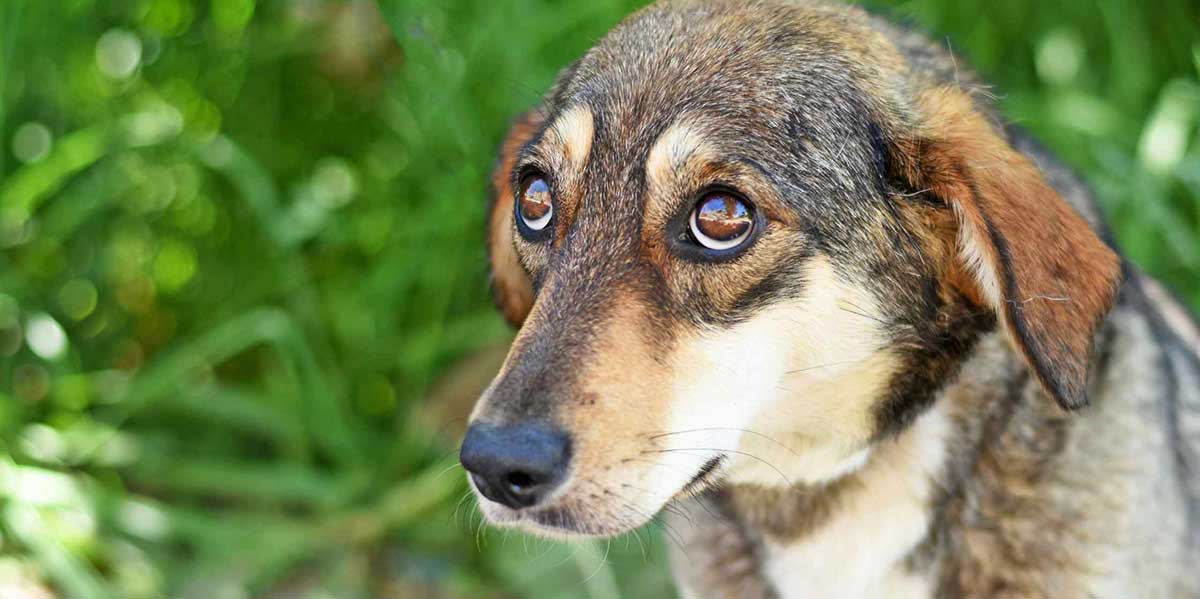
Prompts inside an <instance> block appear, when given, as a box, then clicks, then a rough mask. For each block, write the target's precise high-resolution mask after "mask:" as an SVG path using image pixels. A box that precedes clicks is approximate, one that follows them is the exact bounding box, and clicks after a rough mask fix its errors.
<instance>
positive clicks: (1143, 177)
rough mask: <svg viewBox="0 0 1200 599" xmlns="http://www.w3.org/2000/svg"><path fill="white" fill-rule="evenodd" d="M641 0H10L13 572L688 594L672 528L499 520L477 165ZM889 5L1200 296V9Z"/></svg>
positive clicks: (1170, 275) (7, 300)
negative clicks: (469, 471)
mask: <svg viewBox="0 0 1200 599" xmlns="http://www.w3.org/2000/svg"><path fill="white" fill-rule="evenodd" d="M636 4H637V3H635V2H630V1H618V0H599V1H589V2H582V1H579V2H553V1H550V0H544V1H539V0H514V1H513V2H506V3H497V2H491V3H489V2H479V1H473V0H454V1H446V2H439V3H429V2H422V1H419V0H381V1H380V3H379V5H378V6H376V5H374V4H371V3H368V2H363V1H361V0H358V1H350V2H326V1H324V0H314V1H300V0H275V1H259V2H255V1H254V0H211V1H204V2H201V1H199V0H196V1H191V0H136V1H125V0H57V1H55V2H38V1H34V0H9V1H8V2H4V3H3V4H0V35H2V36H3V37H0V140H2V141H3V143H2V144H0V594H4V592H7V591H8V590H9V587H5V586H4V585H6V584H8V585H10V586H11V588H19V589H24V592H26V593H28V594H29V596H38V595H36V592H38V590H39V589H41V590H53V591H55V592H57V593H59V594H61V595H63V596H69V597H72V598H76V597H78V598H91V597H162V596H171V597H248V596H261V597H338V598H347V597H373V596H399V597H408V596H413V597H417V596H420V597H531V596H536V597H577V596H584V597H593V598H601V597H615V596H629V597H658V596H670V591H669V588H670V587H669V582H668V580H667V577H666V564H665V555H664V552H665V548H664V544H663V541H662V540H661V538H660V537H661V535H660V534H659V533H657V532H653V534H645V533H643V534H641V535H639V536H637V537H634V536H630V537H628V538H622V539H617V540H615V541H613V542H612V543H604V542H601V543H595V544H590V545H578V546H562V545H558V544H552V543H548V542H545V541H539V540H534V539H529V538H525V537H522V536H520V535H517V534H516V533H510V534H504V533H497V532H494V531H490V530H487V529H485V528H482V527H481V526H480V521H479V518H478V516H477V515H476V514H475V512H474V507H473V505H472V503H471V500H470V499H469V498H467V495H465V492H466V487H465V485H464V483H463V480H462V476H461V472H460V471H458V470H456V469H455V468H454V467H453V464H454V460H455V442H456V439H457V436H458V435H459V434H460V433H461V428H462V426H463V420H464V417H465V413H466V411H467V410H468V409H469V407H470V403H471V401H472V400H473V399H474V393H476V392H477V391H478V388H479V387H480V386H481V385H482V384H484V383H485V382H486V380H487V378H488V376H489V375H490V374H491V369H492V368H494V367H495V364H496V360H497V356H499V355H502V352H503V346H504V344H505V343H506V342H507V340H508V339H509V338H510V335H511V332H510V331H509V330H508V329H507V327H506V326H505V325H504V324H503V322H502V321H501V319H500V318H499V317H498V316H497V315H496V314H495V313H494V310H493V309H492V308H491V306H490V302H489V295H488V291H487V286H486V284H487V282H486V270H485V267H484V255H483V249H482V248H483V244H482V241H481V238H482V233H483V227H482V223H483V212H482V211H483V197H484V189H485V177H486V173H487V169H488V168H489V167H490V164H491V160H492V157H493V150H494V148H495V146H496V144H497V143H498V142H499V139H500V137H501V135H502V134H503V131H504V129H505V127H506V126H507V123H508V120H509V119H510V118H511V117H512V116H513V115H515V114H516V113H517V112H519V111H520V110H521V109H523V108H525V107H527V106H529V105H530V104H532V103H533V102H535V101H536V99H537V98H538V96H539V95H540V93H541V92H542V91H543V90H544V89H545V88H546V86H547V85H548V84H549V82H550V81H551V80H552V78H553V76H554V74H555V73H556V71H557V70H558V69H559V68H561V67H562V66H564V65H565V64H566V63H568V62H569V61H570V60H571V59H572V58H573V57H575V56H578V55H579V54H580V53H582V52H583V51H584V50H585V49H586V48H587V47H588V46H590V45H591V44H592V43H593V42H594V40H595V39H597V38H598V37H599V36H601V35H602V34H603V32H604V31H606V30H607V29H608V28H609V27H611V26H612V25H613V24H614V23H616V22H617V21H618V20H619V19H620V18H621V17H622V16H623V15H625V14H627V13H628V12H629V11H631V10H632V9H633V8H635V6H636ZM886 9H887V10H889V11H891V12H892V13H893V14H895V15H897V16H898V17H901V18H907V19H910V20H912V21H914V22H916V23H919V24H920V25H921V26H923V27H925V28H926V29H928V30H930V31H936V32H938V34H939V35H947V36H948V38H949V40H951V43H952V45H953V46H954V48H955V49H956V50H957V51H959V52H960V53H961V54H963V55H965V56H967V57H969V59H970V60H971V61H972V62H973V63H974V64H975V65H977V66H978V67H979V69H980V70H981V71H982V72H983V73H985V74H986V75H987V76H988V78H989V79H991V80H992V81H994V82H996V83H997V84H998V87H997V90H996V91H997V93H998V94H999V95H1000V96H1001V97H1002V105H1003V107H1004V109H1005V112H1006V114H1008V115H1009V116H1010V117H1011V118H1012V119H1013V120H1015V121H1017V122H1019V123H1021V124H1022V125H1024V126H1025V127H1026V128H1028V129H1030V130H1032V131H1033V132H1034V133H1035V134H1036V135H1037V136H1039V137H1040V138H1041V139H1042V140H1043V141H1045V142H1046V143H1047V144H1048V145H1049V146H1050V147H1051V148H1052V149H1053V150H1055V151H1056V152H1058V153H1059V154H1060V155H1062V156H1063V157H1065V158H1066V159H1067V160H1068V161H1069V162H1071V163H1072V164H1074V165H1076V166H1077V167H1079V168H1080V169H1081V170H1082V171H1083V172H1084V173H1085V174H1086V175H1087V178H1088V179H1089V181H1091V182H1092V183H1093V184H1094V186H1095V187H1096V189H1097V191H1098V192H1099V196H1100V198H1101V201H1102V204H1103V206H1104V208H1105V211H1106V212H1107V214H1108V215H1109V216H1110V218H1111V220H1112V222H1113V224H1114V226H1115V229H1116V232H1117V235H1118V238H1119V240H1120V242H1121V244H1122V245H1123V246H1124V248H1125V249H1126V251H1127V252H1128V253H1129V254H1130V256H1131V257H1132V258H1133V259H1134V260H1135V261H1137V262H1138V263H1139V264H1141V265H1143V266H1144V267H1145V268H1146V269H1147V270H1149V271H1150V272H1152V273H1154V274H1155V275H1157V276H1159V277H1161V278H1162V279H1163V280H1165V281H1167V282H1168V283H1170V284H1172V285H1173V286H1174V288H1175V289H1176V290H1177V291H1178V292H1180V293H1181V294H1182V295H1183V296H1185V297H1186V298H1188V299H1189V300H1190V301H1191V302H1192V304H1193V305H1200V285H1197V284H1196V281H1197V280H1200V139H1198V138H1200V136H1198V135H1197V130H1198V125H1200V83H1198V80H1200V35H1197V33H1198V31H1197V25H1196V23H1200V14H1198V13H1200V9H1197V7H1196V5H1195V4H1194V3H1191V2H1188V1H1187V0H1160V1H1158V2H1155V3H1143V4H1138V3H1130V2H1118V1H1115V0H1105V1H1101V2H1096V3H1091V2H1065V3H1057V4H1056V5H1055V7H1054V10H1048V9H1047V8H1046V7H1045V5H1044V4H1042V3H1038V2H1034V1H1033V0H1014V1H1009V2H993V3H984V4H982V5H970V4H965V3H956V2H949V1H945V0H916V1H911V2H902V3H898V4H892V5H888V6H887V7H886Z"/></svg>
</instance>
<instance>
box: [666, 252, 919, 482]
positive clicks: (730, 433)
mask: <svg viewBox="0 0 1200 599" xmlns="http://www.w3.org/2000/svg"><path fill="white" fill-rule="evenodd" d="M836 273H837V269H835V268H834V266H833V264H832V262H831V259H830V258H828V257H825V256H823V255H820V256H814V257H813V258H812V259H811V260H809V261H808V263H807V264H806V266H805V272H804V273H803V279H804V280H805V281H806V283H805V285H804V288H803V289H802V290H800V291H799V293H798V296H797V297H793V298H790V299H786V300H781V301H777V302H775V303H773V304H772V305H770V306H766V307H764V308H762V309H760V310H758V311H757V312H756V313H755V314H754V315H752V316H751V317H749V318H747V319H745V320H743V321H742V322H740V323H738V324H736V325H733V326H730V327H726V328H719V329H712V330H709V331H706V332H703V333H700V334H697V335H694V336H692V337H691V338H687V339H683V340H681V341H680V342H679V343H678V344H677V345H678V351H677V352H676V354H675V357H674V360H673V362H674V364H675V372H674V383H673V384H672V400H671V402H670V405H671V412H670V418H669V419H668V431H669V432H670V436H669V437H666V438H665V439H664V441H665V448H664V449H665V452H664V454H663V457H662V459H661V461H662V462H663V463H665V464H667V465H668V468H664V470H665V469H670V470H675V471H681V472H695V471H696V469H697V468H699V467H700V465H702V464H704V463H705V462H706V461H707V460H709V459H711V458H712V457H714V456H717V455H721V454H725V455H726V456H727V457H728V458H729V461H728V466H727V468H725V472H726V475H727V477H728V480H729V481H731V482H735V483H752V484H759V485H771V486H779V485H783V486H789V485H792V484H795V483H801V482H805V483H819V482H823V481H826V480H831V479H833V478H837V477H838V476H841V475H843V474H845V473H847V472H850V471H852V470H854V469H856V468H858V467H859V466H861V465H862V463H863V462H864V461H865V458H866V455H867V449H866V448H867V446H868V444H869V441H870V439H871V438H872V435H873V434H874V421H873V416H872V414H873V411H874V408H875V406H876V404H877V403H878V402H879V401H880V400H881V398H882V397H883V394H884V391H885V390H886V388H887V385H888V382H889V381H890V380H891V378H892V377H893V376H894V374H895V372H896V369H897V368H898V358H897V357H896V354H895V353H894V352H893V351H892V350H891V349H890V347H889V345H888V336H887V335H886V332H885V331H884V330H883V328H884V324H883V323H884V322H886V318H885V317H884V316H883V315H882V314H881V309H880V308H879V307H878V304H879V302H877V301H875V300H874V298H873V296H872V295H871V293H870V292H869V291H867V290H866V289H865V287H864V286H861V285H855V284H853V283H852V282H849V281H847V280H845V279H844V278H843V277H841V276H839V275H838V274H836ZM676 482H677V481H675V480H669V479H668V480H664V481H663V483H662V484H663V485H667V484H675V483H676Z"/></svg>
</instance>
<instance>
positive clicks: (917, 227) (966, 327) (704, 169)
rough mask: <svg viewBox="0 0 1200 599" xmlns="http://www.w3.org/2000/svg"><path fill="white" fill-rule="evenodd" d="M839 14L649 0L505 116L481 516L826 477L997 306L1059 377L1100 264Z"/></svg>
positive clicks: (582, 517)
mask: <svg viewBox="0 0 1200 599" xmlns="http://www.w3.org/2000/svg"><path fill="white" fill-rule="evenodd" d="M866 23H867V22H866V20H865V17H864V16H863V15H861V14H859V13H857V12H855V11H851V10H848V9H846V8H826V7H819V6H818V7H812V6H797V5H790V4H782V3H781V4H774V3H770V2H765V3H730V4H725V3H721V2H711V3H703V4H695V5H692V4H666V5H659V6H654V7H651V8H649V9H646V10H644V11H642V12H640V13H638V14H637V15H635V16H634V17H632V18H631V19H630V20H628V21H626V22H625V23H623V24H622V25H621V26H619V27H618V28H617V29H616V30H615V31H613V32H612V33H611V34H609V36H607V37H606V38H605V39H604V40H602V41H601V42H600V44H599V45H598V46H597V47H595V48H594V49H593V50H592V51H590V52H589V53H588V54H587V55H585V56H584V57H583V58H582V59H581V60H580V61H578V62H577V63H576V64H575V65H573V66H572V67H570V68H569V69H567V71H565V72H564V74H563V75H562V76H561V78H560V80H559V81H558V83H557V84H556V85H555V88H554V89H553V90H552V92H551V93H550V94H549V96H548V97H547V99H546V100H545V103H544V104H543V105H542V106H540V107H538V108H535V109H534V110H532V111H531V112H529V113H527V114H526V115H525V116H524V117H523V118H522V119H521V120H519V121H518V123H517V124H516V125H515V126H514V128H513V130H512V132H511V133H510V135H509V138H508V139H507V140H506V142H505V145H504V148H503V149H502V152H501V159H500V161H499V167H498V169H497V172H496V175H495V187H496V196H495V198H494V203H493V210H492V213H491V216H490V238H489V247H490V250H491V259H492V266H493V274H494V277H495V281H494V283H495V288H496V293H497V298H498V302H499V304H500V306H501V308H502V309H503V310H504V312H505V314H506V315H507V316H508V317H509V319H510V320H512V321H513V322H515V323H519V324H520V325H521V329H520V331H519V333H518V335H517V338H516V340H515V341H514V343H513V346H512V349H511V351H510V353H509V356H508V359H507V360H506V362H505V364H504V366H503V367H502V369H501V371H500V373H499V374H498V375H497V376H496V379H495V380H494V382H493V384H492V385H491V386H490V387H489V388H488V390H487V391H486V392H485V393H484V396H483V397H482V398H481V399H480V401H479V404H478V405H477V407H476V410H475V413H474V414H473V416H472V427H471V430H470V431H469V433H468V436H467V439H466V441H465V442H464V446H463V450H462V461H463V464H464V466H465V467H466V468H467V470H468V471H469V472H470V473H471V480H472V481H473V484H474V486H475V488H476V490H477V491H479V492H480V494H481V495H482V498H481V502H480V503H481V508H482V510H483V512H484V513H485V514H486V515H487V517H488V518H489V520H491V521H492V522H494V523H500V524H517V525H520V526H522V527H524V528H526V529H529V530H533V531H536V532H541V533H545V534H552V535H570V534H587V535H608V534H616V533H620V532H624V531H626V530H629V529H631V528H634V527H636V526H639V525H641V524H643V523H644V522H646V521H647V520H648V519H650V518H651V517H652V516H653V515H654V514H656V513H657V512H658V511H659V510H660V509H661V508H662V507H663V506H664V505H665V504H666V503H667V502H669V501H671V500H672V499H673V498H675V497H677V496H679V495H681V494H685V493H689V492H696V491H698V490H701V489H703V488H705V487H706V486H708V485H711V484H714V483H716V482H718V481H727V482H730V483H735V484H739V483H744V484H757V485H792V484H798V483H814V482H821V481H827V480H831V479H834V478H837V477H838V476H840V475H842V474H845V473H847V472H850V471H853V470H854V469H856V468H857V467H858V466H859V465H861V464H862V463H863V462H864V461H865V460H866V459H868V457H869V454H870V451H871V447H872V444H873V443H874V442H876V441H878V440H879V439H881V438H884V437H886V436H887V435H889V434H892V433H894V432H896V431H897V430H900V429H902V428H903V427H904V426H905V425H906V424H907V423H908V422H909V421H910V420H911V419H912V418H913V416H915V415H916V414H917V413H919V412H920V411H921V410H922V409H924V408H925V407H926V406H927V405H928V403H929V402H930V401H931V398H932V396H933V393H934V392H935V391H936V389H937V387H938V385H939V384H940V383H941V381H943V380H944V379H945V378H946V377H948V376H950V375H951V374H953V372H954V368H955V366H956V365H957V363H958V360H959V358H960V357H961V356H962V355H963V354H964V353H965V352H966V351H967V350H968V349H969V348H970V345H971V343H972V341H973V340H974V339H975V337H976V336H977V335H978V334H980V333H981V332H982V331H986V330H988V329H989V328H991V327H994V326H996V325H997V323H1000V324H1001V325H1002V326H1004V327H1005V328H1006V330H1008V331H1009V332H1010V334H1011V337H1012V339H1013V341H1014V345H1015V346H1016V347H1017V348H1018V349H1019V350H1020V351H1021V353H1022V354H1023V355H1025V357H1026V358H1027V359H1028V360H1029V361H1030V364H1031V365H1032V367H1033V370H1034V371H1035V372H1036V374H1037V375H1038V376H1039V378H1040V379H1041V380H1042V381H1043V383H1045V385H1046V387H1047V390H1048V392H1049V393H1050V394H1051V395H1052V396H1054V397H1055V398H1056V399H1058V400H1059V401H1060V402H1062V403H1063V404H1064V405H1066V406H1073V405H1076V404H1078V403H1080V402H1081V401H1082V398H1083V395H1082V392H1083V391H1082V390H1083V381H1084V377H1085V376H1086V362H1087V358H1088V356H1087V353H1088V351H1089V350H1090V343H1091V333H1092V330H1093V329H1094V327H1095V325H1096V322H1097V321H1098V319H1099V318H1100V316H1102V314H1103V312H1104V311H1105V310H1106V309H1107V306H1108V304H1109V302H1111V299H1112V289H1113V287H1114V282H1115V280H1116V278H1117V274H1116V273H1117V267H1116V260H1115V258H1114V257H1113V256H1112V254H1111V252H1109V251H1108V249H1107V248H1106V247H1105V246H1104V245H1103V244H1102V243H1101V242H1100V241H1099V240H1098V239H1096V237H1095V235H1094V234H1093V233H1091V230H1090V228H1089V227H1088V226H1087V224H1086V223H1085V222H1083V221H1082V219H1081V218H1080V217H1079V216H1078V215H1076V214H1075V213H1074V212H1073V211H1071V210H1070V208H1069V207H1067V206H1066V205H1065V203H1063V201H1062V200H1061V199H1060V198H1058V197H1057V195H1055V194H1054V193H1053V191H1052V190H1050V188H1049V187H1048V186H1047V185H1046V184H1045V183H1044V181H1042V179H1041V177H1040V175H1039V174H1038V173H1037V171H1036V168H1034V167H1032V165H1030V164H1029V163H1028V161H1026V160H1024V159H1023V158H1022V157H1020V156H1019V155H1017V154H1016V153H1015V152H1014V151H1013V150H1011V148H1009V147H1008V145H1007V143H1006V142H1004V141H1003V140H1002V139H1001V138H1000V136H999V135H998V134H997V133H996V132H995V131H994V130H993V129H992V128H991V126H990V125H989V124H988V122H987V121H986V119H985V118H984V117H983V116H982V115H981V114H980V113H979V112H977V111H976V110H975V109H974V107H973V105H972V103H971V101H970V99H969V98H967V97H966V96H965V95H963V94H962V93H961V92H957V91H956V90H953V91H947V90H923V89H921V88H920V86H918V85H917V84H916V83H914V82H912V81H910V80H909V75H908V72H907V69H906V66H905V65H904V63H903V61H902V60H901V58H900V57H899V54H898V53H897V51H896V50H895V49H894V48H893V47H892V46H891V45H890V44H889V43H888V42H887V40H886V39H885V38H883V37H882V36H881V35H879V34H877V33H876V32H874V31H872V30H871V29H870V28H869V27H868V26H867V24H866ZM1000 169H1003V170H1002V171H1001V176H1000V177H999V178H998V177H997V175H996V173H997V172H998V170H1000ZM1024 243H1030V244H1043V245H1042V247H1041V248H1039V251H1037V252H1030V251H1027V250H1023V249H1021V248H1020V247H1015V246H1016V245H1018V244H1024ZM1056 294H1057V295H1056ZM1067 295H1069V296H1070V297H1071V298H1072V300H1071V301H1070V302H1065V303H1059V302H1056V301H1052V300H1044V301H1043V300H1037V301H1038V302H1041V303H1037V304H1035V305H1023V304H1020V302H1022V301H1024V299H1025V298H1027V297H1035V296H1036V297H1049V298H1058V297H1059V296H1067ZM1042 304H1046V305H1045V306H1043V305H1042ZM1013 305H1016V306H1017V307H1016V308H1012V307H1011V306H1013Z"/></svg>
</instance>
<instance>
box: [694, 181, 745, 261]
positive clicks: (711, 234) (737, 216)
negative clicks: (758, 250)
mask: <svg viewBox="0 0 1200 599" xmlns="http://www.w3.org/2000/svg"><path fill="white" fill-rule="evenodd" d="M689 226H690V227H691V232H692V237H694V238H695V239H696V242H697V243H699V244H700V245H702V246H704V247H706V248H708V249H711V250H727V249H731V248H734V247H737V246H738V245H741V244H742V242H744V241H746V239H747V238H749V237H750V233H751V231H752V230H753V228H754V219H753V217H752V214H751V211H750V206H749V205H747V203H746V202H745V201H743V200H742V199H741V198H739V197H737V196H735V195H733V194H731V193H726V192H712V193H709V194H707V195H705V196H704V197H702V198H700V202H699V203H698V204H696V208H695V209H694V210H693V211H692V217H691V219H690V220H689Z"/></svg>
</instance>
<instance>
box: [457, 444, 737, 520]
mask: <svg viewBox="0 0 1200 599" xmlns="http://www.w3.org/2000/svg"><path fill="white" fill-rule="evenodd" d="M724 464H725V456H723V455H722V456H717V457H714V458H712V459H710V460H708V461H707V462H705V463H704V464H703V465H702V466H701V467H700V469H699V470H698V471H697V472H696V474H695V476H693V477H692V478H691V479H689V480H688V482H687V483H686V484H684V485H683V487H681V488H680V489H679V490H678V491H676V492H675V493H674V494H671V495H670V496H669V497H668V498H666V500H665V501H663V500H661V499H660V500H659V501H662V503H661V504H659V505H655V506H652V507H639V506H638V505H637V502H635V501H634V500H633V498H631V497H628V496H625V495H623V494H622V493H621V492H620V491H619V490H618V488H626V489H627V488H629V487H630V485H627V484H620V483H618V484H617V485H616V487H614V488H613V489H605V488H603V487H599V486H594V487H593V486H585V487H584V488H579V489H576V490H575V491H576V492H574V493H573V492H571V490H567V491H566V492H565V493H563V494H562V496H560V497H558V498H555V500H554V501H552V502H550V503H548V504H546V505H542V506H531V507H527V508H520V509H513V508H509V507H506V506H504V505H501V504H499V503H496V502H493V501H491V500H489V499H487V498H486V497H484V496H483V495H482V494H481V493H479V491H478V489H475V493H476V496H477V497H478V499H479V507H480V511H482V512H483V514H484V515H485V516H486V518H487V520H488V521H489V522H491V523H492V524H494V525H497V526H501V527H515V528H520V529H523V530H525V531H527V532H531V533H534V534H538V535H541V536H548V537H555V538H560V539H579V538H591V537H611V536H616V535H620V534H624V533H627V532H629V531H631V530H634V529H636V528H638V527H640V526H643V525H645V524H647V523H648V522H650V521H652V520H653V519H654V518H655V517H656V516H657V515H658V512H660V511H662V510H663V509H664V508H665V507H666V505H667V504H669V503H670V502H673V501H677V500H682V499H686V498H690V497H695V496H697V495H699V494H701V493H703V492H704V491H706V490H708V489H710V488H712V487H713V486H715V485H716V484H718V483H719V480H720V477H721V469H722V466H724ZM471 485H472V488H474V482H472V483H471Z"/></svg>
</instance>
